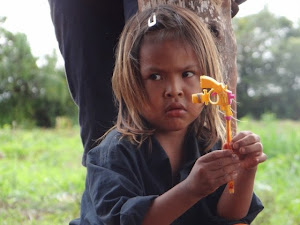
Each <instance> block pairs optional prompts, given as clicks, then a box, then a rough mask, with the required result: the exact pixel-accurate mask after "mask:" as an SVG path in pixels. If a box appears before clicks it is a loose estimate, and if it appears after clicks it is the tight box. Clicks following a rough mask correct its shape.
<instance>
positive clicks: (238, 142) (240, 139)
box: [232, 132, 260, 150]
mask: <svg viewBox="0 0 300 225" xmlns="http://www.w3.org/2000/svg"><path fill="white" fill-rule="evenodd" d="M256 142H260V138H259V136H258V135H256V134H253V133H251V132H250V133H248V132H241V133H239V134H238V135H237V136H236V137H235V138H234V139H232V148H233V149H234V150H238V149H239V148H241V147H243V146H247V145H251V144H254V143H256Z"/></svg>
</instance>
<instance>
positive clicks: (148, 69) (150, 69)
mask: <svg viewBox="0 0 300 225" xmlns="http://www.w3.org/2000/svg"><path fill="white" fill-rule="evenodd" d="M176 70H177V71H185V70H200V66H199V65H198V64H191V65H187V66H184V67H181V68H177V69H176ZM143 71H146V72H164V71H165V70H164V69H163V68H161V67H159V66H145V67H144V69H143Z"/></svg>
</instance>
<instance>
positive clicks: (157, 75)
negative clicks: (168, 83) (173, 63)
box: [149, 74, 161, 80]
mask: <svg viewBox="0 0 300 225" xmlns="http://www.w3.org/2000/svg"><path fill="white" fill-rule="evenodd" d="M149 78H150V80H161V75H159V74H151V75H150V77H149Z"/></svg>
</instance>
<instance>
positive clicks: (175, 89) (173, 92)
mask: <svg viewBox="0 0 300 225" xmlns="http://www.w3.org/2000/svg"><path fill="white" fill-rule="evenodd" d="M182 96H183V89H182V86H181V84H180V82H176V81H174V82H170V83H168V84H167V87H166V91H165V97H168V98H174V97H182Z"/></svg>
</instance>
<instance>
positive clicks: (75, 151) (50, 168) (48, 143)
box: [0, 129, 85, 225]
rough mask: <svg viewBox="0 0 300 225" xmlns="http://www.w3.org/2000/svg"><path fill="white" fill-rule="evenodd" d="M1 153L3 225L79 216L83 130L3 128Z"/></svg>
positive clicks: (59, 221) (0, 210)
mask: <svg viewBox="0 0 300 225" xmlns="http://www.w3.org/2000/svg"><path fill="white" fill-rule="evenodd" d="M0 154H1V159H0V190H1V191H0V221H1V224H2V225H15V224H22V225H23V224H24V225H28V224H39V225H50V224H51V225H53V224H58V225H59V224H68V222H69V221H70V220H71V219H73V218H76V217H78V215H79V207H80V198H81V193H82V191H83V188H84V179H85V169H84V168H83V167H82V166H81V155H82V145H81V142H80V138H79V129H68V130H67V129H65V130H64V129H60V130H57V129H56V130H42V129H34V130H18V129H17V130H11V129H2V130H0Z"/></svg>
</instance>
